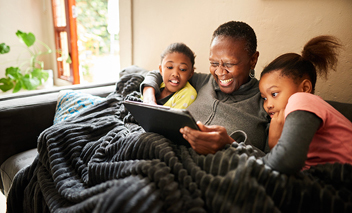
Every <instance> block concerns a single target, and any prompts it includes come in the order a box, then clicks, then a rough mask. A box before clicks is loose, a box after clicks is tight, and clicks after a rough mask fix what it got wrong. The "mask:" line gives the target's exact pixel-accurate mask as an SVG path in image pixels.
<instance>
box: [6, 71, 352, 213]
mask: <svg viewBox="0 0 352 213" xmlns="http://www.w3.org/2000/svg"><path fill="white" fill-rule="evenodd" d="M145 72H146V71H145V70H141V69H136V67H132V69H127V71H126V70H123V71H122V74H121V75H120V77H121V78H120V80H119V81H118V82H117V83H116V84H115V82H112V83H106V84H93V85H86V86H70V87H67V88H58V89H53V90H50V91H46V92H39V91H36V92H33V93H30V94H26V95H17V96H12V97H3V98H1V97H0V129H1V133H0V140H1V141H0V147H1V149H0V164H1V173H0V174H1V183H0V187H1V190H2V192H3V193H4V194H5V195H6V196H8V211H9V212H17V211H21V210H23V209H26V210H28V212H51V211H68V212H70V211H82V212H92V211H96V212H114V211H116V210H120V211H121V212H169V211H171V212H221V211H225V212H228V211H235V212H236V211H237V210H238V211H239V210H241V211H245V212H246V211H267V212H279V211H284V212H298V211H303V212H315V211H321V210H326V208H328V209H329V210H331V212H334V211H336V210H341V211H342V212H350V210H351V209H352V166H351V165H348V164H332V165H331V164H327V165H321V166H316V167H313V168H311V169H310V170H308V171H306V172H301V173H299V174H297V175H290V176H287V175H284V174H279V173H277V172H275V171H271V170H270V169H269V168H268V167H266V166H265V165H263V164H262V162H261V161H260V160H258V159H256V157H255V151H254V150H253V148H252V147H250V146H249V145H245V144H244V143H241V142H240V141H239V143H234V144H232V145H230V146H227V147H225V149H224V150H221V151H219V152H218V153H217V154H215V155H207V156H202V155H198V154H197V153H195V152H194V151H193V150H192V149H191V148H189V147H185V146H177V145H175V144H174V143H173V142H172V141H170V140H168V139H166V138H164V137H163V136H161V135H158V134H155V133H146V132H144V131H143V129H141V127H140V126H139V125H138V123H137V122H136V121H135V120H134V118H133V117H132V116H131V115H130V113H129V112H128V111H127V110H126V109H124V107H123V105H122V104H121V101H122V100H126V99H127V100H135V101H138V99H139V97H140V93H139V91H138V89H139V84H140V82H141V81H142V80H143V78H144V77H143V75H144V74H145ZM72 91H73V92H74V94H76V92H77V93H78V92H82V93H80V94H79V97H81V96H82V94H83V95H89V98H91V99H94V100H93V101H92V102H91V105H89V106H87V107H86V108H85V109H83V110H81V109H80V110H79V113H78V114H74V115H70V116H68V117H67V120H64V121H62V120H60V119H62V115H61V118H60V119H58V116H60V113H58V112H59V108H60V104H61V101H62V100H64V97H66V96H65V95H67V94H69V92H72ZM98 96H99V97H103V99H101V100H100V98H99V97H98ZM65 100H66V99H65ZM330 103H331V104H332V105H333V106H334V107H335V108H337V109H338V110H339V111H341V112H342V113H343V114H344V115H345V116H346V117H347V118H349V119H350V120H352V110H351V109H352V107H351V106H352V105H351V104H345V103H339V102H330ZM75 104H77V101H75ZM76 111H77V110H76ZM65 115H67V111H65V113H64V116H65ZM54 122H57V123H56V124H54V125H53V123H54ZM38 151H39V154H38ZM78 155H79V157H78ZM81 155H82V156H81ZM13 183H14V185H12V184H13ZM11 185H12V186H11ZM11 187H13V189H11V191H10V188H11ZM9 192H10V194H9ZM28 199H29V200H28ZM23 200H26V202H23Z"/></svg>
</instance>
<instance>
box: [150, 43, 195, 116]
mask: <svg viewBox="0 0 352 213" xmlns="http://www.w3.org/2000/svg"><path fill="white" fill-rule="evenodd" d="M194 58H195V56H194V53H193V52H192V50H191V49H190V48H189V47H188V46H186V45H185V44H183V43H173V44H170V45H169V46H168V47H167V48H166V49H165V50H164V52H163V53H162V54H161V64H160V65H159V71H160V74H161V75H162V78H163V82H162V83H161V85H160V88H161V93H160V95H156V97H155V98H156V100H157V101H156V102H157V103H158V104H160V105H164V106H169V107H171V108H178V109H185V108H187V107H188V106H189V105H190V104H191V103H193V101H194V100H195V99H196V97H197V92H196V90H195V89H194V88H193V87H192V86H191V84H190V83H189V82H188V80H189V79H190V78H191V77H192V75H193V73H194Z"/></svg>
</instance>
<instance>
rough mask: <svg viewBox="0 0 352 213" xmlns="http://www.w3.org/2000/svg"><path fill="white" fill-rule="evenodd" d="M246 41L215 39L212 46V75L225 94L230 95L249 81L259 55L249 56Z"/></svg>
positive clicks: (227, 38) (224, 38) (210, 58)
mask: <svg viewBox="0 0 352 213" xmlns="http://www.w3.org/2000/svg"><path fill="white" fill-rule="evenodd" d="M245 46H246V41H245V40H234V39H233V38H230V37H222V36H220V37H215V38H214V39H213V41H212V43H211V46H210V56H209V61H210V73H211V74H212V75H213V77H214V79H215V81H216V83H217V84H218V85H219V87H220V90H221V91H222V92H223V93H227V94H230V93H232V92H234V91H236V90H238V88H239V87H240V86H241V85H243V84H245V83H247V82H248V81H249V72H250V70H251V69H254V68H255V65H256V63H257V60H258V56H259V53H258V52H256V53H254V54H253V55H252V56H249V55H248V52H247V51H246V49H245Z"/></svg>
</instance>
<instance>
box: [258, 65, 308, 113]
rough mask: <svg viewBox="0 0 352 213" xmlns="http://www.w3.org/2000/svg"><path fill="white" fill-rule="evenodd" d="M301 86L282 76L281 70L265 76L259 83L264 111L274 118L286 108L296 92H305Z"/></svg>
mask: <svg viewBox="0 0 352 213" xmlns="http://www.w3.org/2000/svg"><path fill="white" fill-rule="evenodd" d="M302 85H303V84H302V83H301V84H296V83H295V82H294V81H293V80H292V79H291V78H289V77H287V76H282V75H281V70H276V71H272V72H270V73H267V74H264V75H263V76H262V77H261V79H260V81H259V89H260V93H261V96H262V98H263V99H264V109H265V111H266V112H267V113H268V114H269V115H270V117H271V118H272V117H273V116H274V114H275V113H277V112H279V111H281V110H284V109H285V108H286V105H287V102H288V99H289V98H290V97H291V95H293V94H294V93H296V92H304V90H303V87H302Z"/></svg>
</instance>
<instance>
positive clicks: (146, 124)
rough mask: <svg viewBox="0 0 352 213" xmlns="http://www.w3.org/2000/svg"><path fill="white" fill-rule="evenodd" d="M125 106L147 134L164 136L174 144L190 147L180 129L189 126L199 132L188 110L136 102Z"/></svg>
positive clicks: (128, 102) (129, 102)
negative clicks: (152, 133)
mask: <svg viewBox="0 0 352 213" xmlns="http://www.w3.org/2000/svg"><path fill="white" fill-rule="evenodd" d="M123 104H124V105H125V107H126V108H127V109H128V111H130V112H131V114H132V115H133V117H134V118H135V119H136V121H137V122H138V123H139V124H140V125H141V126H142V127H143V129H144V130H145V131H146V132H155V133H158V134H161V135H164V136H165V137H166V138H168V139H170V140H171V141H172V142H174V143H177V144H183V145H188V146H190V145H189V143H188V142H187V141H186V140H185V139H184V138H183V136H182V134H181V133H180V128H183V127H185V126H188V127H190V128H193V129H197V130H199V128H198V126H197V124H196V121H195V120H194V118H193V117H192V115H191V114H190V112H189V111H188V110H185V109H174V108H170V107H165V106H161V105H151V104H145V103H142V102H136V101H124V102H123Z"/></svg>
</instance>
